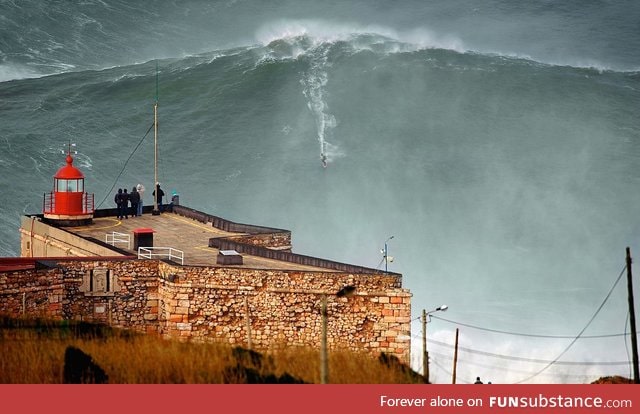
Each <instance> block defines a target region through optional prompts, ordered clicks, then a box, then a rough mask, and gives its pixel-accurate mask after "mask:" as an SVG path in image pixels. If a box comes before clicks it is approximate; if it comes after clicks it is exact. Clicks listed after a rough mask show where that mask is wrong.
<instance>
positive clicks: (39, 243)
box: [19, 216, 121, 257]
mask: <svg viewBox="0 0 640 414" xmlns="http://www.w3.org/2000/svg"><path fill="white" fill-rule="evenodd" d="M19 231H20V255H21V256H22V257H65V256H81V257H86V256H120V255H121V254H120V253H118V252H116V251H114V250H113V249H110V248H108V247H104V246H101V245H100V244H97V243H94V242H92V241H90V240H86V239H84V238H82V237H79V236H76V235H74V234H73V233H70V232H68V231H65V230H63V229H59V228H56V227H54V226H51V225H48V224H46V223H43V222H41V221H40V219H39V218H38V217H36V216H31V217H29V216H23V217H22V222H21V225H20V230H19Z"/></svg>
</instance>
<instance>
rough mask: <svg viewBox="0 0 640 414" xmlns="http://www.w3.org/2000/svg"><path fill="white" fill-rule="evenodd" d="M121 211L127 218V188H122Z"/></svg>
mask: <svg viewBox="0 0 640 414" xmlns="http://www.w3.org/2000/svg"><path fill="white" fill-rule="evenodd" d="M122 211H123V213H124V218H126V219H128V218H129V193H127V189H126V188H125V189H124V190H122Z"/></svg>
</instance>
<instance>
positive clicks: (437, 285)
mask: <svg viewBox="0 0 640 414" xmlns="http://www.w3.org/2000/svg"><path fill="white" fill-rule="evenodd" d="M263 3H265V2H259V1H255V0H254V1H242V0H236V1H234V0H227V1H196V0H194V1H185V2H165V1H144V2H143V1H117V0H104V1H73V2H46V3H45V2H40V1H35V0H31V1H30V0H25V1H14V2H11V1H4V2H1V3H0V143H2V151H1V152H0V188H1V189H2V202H0V254H1V255H3V256H16V255H18V254H19V236H18V227H19V222H20V217H21V216H22V215H23V214H25V213H38V212H40V211H41V208H42V195H43V194H44V193H45V192H48V191H50V190H51V187H52V184H53V178H52V177H53V175H54V174H55V172H56V171H57V169H58V168H59V167H60V166H61V165H63V163H64V151H65V150H66V148H68V145H69V143H73V144H75V146H74V151H77V155H76V162H75V164H76V165H77V166H79V167H80V168H81V169H82V170H83V172H84V173H85V176H86V187H87V188H88V191H90V192H93V193H95V198H96V205H97V206H98V207H99V208H107V207H113V206H112V204H113V203H112V199H113V197H112V195H113V192H114V189H117V188H119V187H132V186H133V185H135V184H136V183H138V182H141V183H144V184H145V185H146V186H147V187H150V186H152V183H153V137H152V136H147V137H146V138H144V137H145V133H146V132H147V130H148V129H149V127H150V126H151V124H152V122H153V104H154V102H155V98H156V85H157V94H158V102H159V117H160V121H159V124H160V130H159V146H160V163H159V164H160V172H159V174H160V181H161V182H162V184H163V188H165V191H167V190H169V192H171V191H172V190H175V191H176V192H177V193H179V194H180V200H181V202H182V203H183V204H186V205H188V206H190V207H193V208H196V209H199V210H203V211H207V212H210V213H212V214H216V215H220V216H222V217H225V218H228V219H230V220H234V221H239V222H247V223H253V224H261V225H267V226H274V227H281V228H286V229H290V230H292V232H293V243H294V251H295V252H297V253H302V254H307V255H316V256H320V257H325V258H329V259H333V260H339V261H344V262H348V263H355V264H360V265H365V266H370V267H379V268H382V269H383V268H384V265H385V264H384V263H383V261H382V255H381V252H380V250H381V249H382V248H383V247H384V243H385V241H388V243H387V247H388V253H389V255H390V256H393V258H394V260H393V262H390V263H387V265H388V268H389V270H391V271H395V272H400V273H402V274H403V283H404V286H405V287H407V288H409V289H411V291H412V293H413V302H412V303H413V310H412V313H413V315H412V318H413V322H412V337H413V340H414V345H413V351H412V365H413V366H414V368H416V369H417V370H420V369H421V366H422V362H421V361H422V359H421V358H422V357H421V353H422V349H421V343H422V342H421V335H422V332H421V328H422V327H421V323H420V320H419V318H420V316H421V313H422V310H423V309H426V310H427V311H430V310H433V309H435V308H436V307H438V306H440V305H442V304H447V305H448V306H449V309H448V311H447V312H446V313H443V312H436V313H433V315H432V316H433V317H432V318H431V319H430V322H429V323H428V325H427V326H428V329H427V331H428V343H429V353H430V357H431V359H430V361H431V363H430V368H431V369H430V371H431V380H432V381H433V382H438V383H447V382H450V380H451V372H452V360H453V359H452V357H453V341H454V337H455V330H456V328H458V329H459V332H460V342H459V346H460V349H459V355H458V366H457V378H458V382H459V383H465V382H473V381H474V380H475V378H476V377H477V376H480V377H481V378H482V379H483V380H485V381H491V382H493V383H518V382H537V383H552V382H553V383H558V382H567V383H585V382H590V381H593V380H595V379H597V378H598V377H600V376H604V375H623V376H631V375H632V374H631V373H632V370H631V367H630V364H629V363H628V361H630V360H631V351H630V340H629V329H630V328H629V322H628V306H627V290H626V279H625V278H624V277H625V274H624V266H625V248H626V247H630V248H631V252H632V255H634V253H637V252H640V237H639V236H640V215H639V214H638V206H639V205H640V194H639V192H638V189H639V186H640V169H639V168H638V162H639V161H640V117H638V111H639V110H640V52H638V51H639V50H640V24H639V23H638V22H640V4H638V3H637V2H633V1H604V0H602V1H596V0H589V1H564V2H557V1H551V0H535V1H528V2H513V1H508V0H490V1H470V0H466V1H463V0H457V1H452V0H447V1H445V0H436V1H429V2H424V1H403V2H394V1H391V0H371V1H358V0H341V1H323V2H317V1H315V2H314V1H309V0H299V1H270V2H268V4H263ZM156 75H157V78H156ZM156 79H157V83H156ZM143 138H144V139H143ZM323 153H324V154H325V155H326V157H327V162H328V165H327V168H323V166H322V164H321V158H320V157H321V154H323ZM147 201H148V200H147ZM391 236H394V237H393V239H390V240H389V238H390V237H391ZM636 273H637V272H636ZM620 275H622V279H621V280H619V279H618V278H619V276H620ZM618 280H619V282H618V283H617V284H616V282H617V281H618ZM639 284H640V282H638V281H637V280H636V281H635V288H636V296H637V291H638V288H637V287H638V285H639ZM637 306H640V304H639V305H637Z"/></svg>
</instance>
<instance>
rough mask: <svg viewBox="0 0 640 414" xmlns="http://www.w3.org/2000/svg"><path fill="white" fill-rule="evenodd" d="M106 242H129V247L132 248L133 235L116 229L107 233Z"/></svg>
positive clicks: (114, 243) (113, 243) (112, 243)
mask: <svg viewBox="0 0 640 414" xmlns="http://www.w3.org/2000/svg"><path fill="white" fill-rule="evenodd" d="M105 242H107V244H110V245H112V246H115V245H116V244H117V243H121V244H125V243H126V244H127V249H130V248H131V236H130V235H129V234H125V233H118V232H116V231H114V232H111V233H107V234H106V236H105Z"/></svg>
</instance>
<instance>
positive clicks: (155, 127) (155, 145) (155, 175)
mask: <svg viewBox="0 0 640 414" xmlns="http://www.w3.org/2000/svg"><path fill="white" fill-rule="evenodd" d="M153 182H154V184H153V188H154V191H153V194H154V196H153V211H152V212H151V214H153V215H154V216H157V215H159V214H160V210H159V209H158V191H159V188H158V61H157V60H156V102H155V103H154V104H153Z"/></svg>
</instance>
